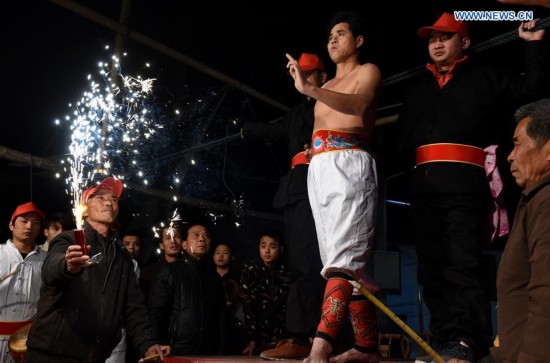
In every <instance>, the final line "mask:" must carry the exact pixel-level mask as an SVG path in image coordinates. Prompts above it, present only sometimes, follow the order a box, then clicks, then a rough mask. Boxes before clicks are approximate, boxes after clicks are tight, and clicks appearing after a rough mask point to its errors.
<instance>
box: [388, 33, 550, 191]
mask: <svg viewBox="0 0 550 363" xmlns="http://www.w3.org/2000/svg"><path fill="white" fill-rule="evenodd" d="M547 48H548V44H547V40H541V41H530V42H525V51H526V56H525V59H526V66H525V69H526V73H525V74H519V73H514V72H510V71H506V70H503V69H499V68H497V67H494V66H484V65H478V64H476V63H475V61H474V60H468V61H466V63H465V64H464V65H463V66H462V67H461V68H459V69H458V70H457V72H456V74H455V76H454V77H453V78H452V79H451V80H449V81H448V83H447V84H446V85H445V86H444V87H443V88H440V87H439V85H438V83H437V81H436V79H435V77H434V75H433V74H432V73H431V72H430V71H428V70H426V71H425V74H423V75H422V76H421V78H420V80H418V82H416V83H415V84H414V85H413V86H412V88H410V89H409V90H407V92H406V94H405V98H404V100H405V102H404V106H403V109H402V111H401V112H400V115H399V121H398V122H399V123H400V124H401V127H402V131H403V134H402V138H401V141H400V147H402V154H403V155H405V158H408V159H409V160H410V161H411V162H412V163H414V160H413V158H414V150H415V149H416V148H418V147H419V146H422V145H427V144H433V143H458V144H466V145H471V146H477V147H480V148H482V149H484V148H486V147H487V146H489V145H493V144H500V143H501V141H503V140H505V141H508V140H509V139H510V138H511V132H512V130H513V119H512V117H511V116H512V115H513V113H514V111H515V109H516V108H517V107H519V106H521V105H522V104H524V103H528V102H532V101H535V100H537V99H539V98H542V97H543V96H544V95H546V94H548V82H549V78H550V77H549V68H550V67H548V64H549V63H550V60H549V58H548V49H547ZM412 187H413V193H416V194H423V193H488V188H489V186H488V182H487V178H486V176H485V171H484V169H483V168H480V167H478V166H474V165H470V164H465V163H453V162H431V163H425V164H421V165H419V166H417V167H416V168H415V170H414V172H413V179H412Z"/></svg>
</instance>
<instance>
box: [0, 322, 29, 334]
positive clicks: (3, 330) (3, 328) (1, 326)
mask: <svg viewBox="0 0 550 363" xmlns="http://www.w3.org/2000/svg"><path fill="white" fill-rule="evenodd" d="M31 321H32V320H27V321H0V335H12V334H13V333H14V332H15V331H16V330H17V329H19V328H21V327H22V326H23V325H27V324H28V323H30V322H31Z"/></svg>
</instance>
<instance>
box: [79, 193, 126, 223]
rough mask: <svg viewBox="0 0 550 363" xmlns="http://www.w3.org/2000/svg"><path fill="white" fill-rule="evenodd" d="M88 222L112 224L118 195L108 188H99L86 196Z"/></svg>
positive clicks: (116, 213)
mask: <svg viewBox="0 0 550 363" xmlns="http://www.w3.org/2000/svg"><path fill="white" fill-rule="evenodd" d="M86 213H87V215H88V217H87V220H88V222H96V223H102V224H113V223H114V222H115V221H116V218H117V215H118V197H117V196H116V195H115V194H114V193H113V191H111V190H109V189H100V190H98V191H97V192H96V193H95V194H94V195H92V196H91V197H90V198H88V203H87V209H86Z"/></svg>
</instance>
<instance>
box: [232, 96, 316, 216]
mask: <svg viewBox="0 0 550 363" xmlns="http://www.w3.org/2000/svg"><path fill="white" fill-rule="evenodd" d="M314 107H315V100H314V99H311V100H310V101H308V100H307V99H305V98H304V100H303V101H302V102H300V103H299V104H297V105H296V106H294V107H293V108H292V109H291V110H290V112H289V113H288V114H287V115H286V116H285V117H284V118H283V119H282V120H281V121H280V122H273V123H260V122H255V123H246V124H244V125H243V136H244V138H245V139H248V138H250V139H251V140H261V141H265V142H283V141H284V142H288V166H289V168H290V162H291V160H292V157H294V155H296V154H297V153H299V152H302V151H304V144H308V145H311V135H312V134H313V121H314V117H313V108H314ZM307 170H308V166H307V165H304V164H302V165H298V166H296V167H295V168H294V169H289V171H288V173H287V174H285V175H284V176H282V177H281V180H280V182H279V188H278V189H277V192H276V193H275V197H274V199H273V206H274V207H275V208H283V207H284V206H286V205H288V204H292V203H295V202H296V201H298V200H304V199H306V200H307V198H308V195H307Z"/></svg>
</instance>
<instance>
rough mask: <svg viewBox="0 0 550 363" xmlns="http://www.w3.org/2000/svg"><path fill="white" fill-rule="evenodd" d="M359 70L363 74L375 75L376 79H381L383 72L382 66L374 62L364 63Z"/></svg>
mask: <svg viewBox="0 0 550 363" xmlns="http://www.w3.org/2000/svg"><path fill="white" fill-rule="evenodd" d="M359 72H360V73H361V74H362V75H365V76H369V77H373V78H376V79H381V78H382V74H381V72H380V68H378V66H377V65H376V64H374V63H364V64H361V65H360V66H359Z"/></svg>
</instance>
